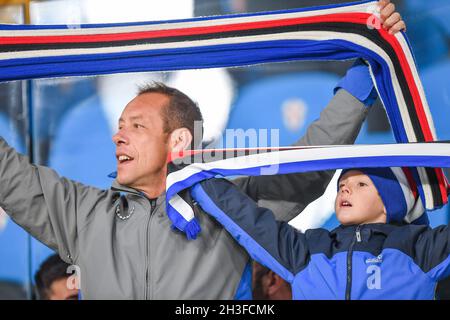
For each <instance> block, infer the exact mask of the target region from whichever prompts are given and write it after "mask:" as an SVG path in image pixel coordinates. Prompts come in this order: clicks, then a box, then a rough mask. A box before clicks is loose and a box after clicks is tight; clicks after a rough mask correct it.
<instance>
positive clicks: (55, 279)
mask: <svg viewBox="0 0 450 320" xmlns="http://www.w3.org/2000/svg"><path fill="white" fill-rule="evenodd" d="M69 268H70V265H69V264H68V263H65V262H64V261H62V260H61V258H60V257H59V256H58V255H57V254H54V255H52V256H50V257H48V258H47V260H45V261H44V262H43V263H42V264H41V266H40V268H39V270H38V271H37V272H36V274H35V277H34V279H35V282H36V293H37V298H38V299H39V300H78V289H77V287H78V285H77V278H76V277H77V275H76V274H75V275H71V274H70V273H69V272H70V271H69V270H70V269H69Z"/></svg>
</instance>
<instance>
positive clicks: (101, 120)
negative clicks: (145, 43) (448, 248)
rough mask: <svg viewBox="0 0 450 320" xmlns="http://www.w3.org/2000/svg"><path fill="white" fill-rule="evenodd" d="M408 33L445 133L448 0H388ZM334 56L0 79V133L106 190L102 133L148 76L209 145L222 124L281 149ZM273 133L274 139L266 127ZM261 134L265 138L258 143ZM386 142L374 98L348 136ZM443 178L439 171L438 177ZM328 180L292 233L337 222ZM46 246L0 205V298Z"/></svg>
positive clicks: (112, 8) (53, 7) (233, 4)
mask: <svg viewBox="0 0 450 320" xmlns="http://www.w3.org/2000/svg"><path fill="white" fill-rule="evenodd" d="M343 2H348V1H332V0H328V1H327V0H164V1H156V0H151V1H150V0H127V1H126V2H123V1H118V0H114V1H113V0H0V23H8V24H24V23H27V24H68V25H73V26H76V25H78V24H82V23H109V22H133V21H152V20H168V19H179V18H190V17H196V16H210V15H223V14H234V13H247V12H258V11H268V10H279V9H291V8H302V7H309V6H313V5H314V6H316V5H326V4H336V3H343ZM393 2H394V3H395V4H396V6H397V8H398V10H399V11H400V12H401V14H402V16H403V18H404V20H405V21H406V24H407V29H408V30H407V35H408V37H409V39H410V42H411V45H412V48H413V52H414V54H415V57H416V61H417V65H418V69H419V73H420V76H421V79H422V82H423V85H424V88H425V93H426V95H427V98H428V102H429V105H430V108H431V113H432V116H433V119H434V124H435V127H436V132H437V136H438V138H439V139H440V140H448V139H450V121H449V120H450V57H449V46H450V19H448V17H449V16H450V2H449V1H446V0H428V1H422V0H403V1H402V0H396V1H393ZM352 63H353V62H352V61H345V62H336V61H333V62H290V63H277V64H266V65H258V66H252V67H241V68H227V69H209V70H190V71H177V72H167V73H139V74H120V75H108V76H97V77H71V78H59V79H44V80H31V81H13V82H7V83H0V136H2V137H4V138H5V139H6V141H7V142H8V143H9V144H10V145H12V146H13V147H15V148H16V150H18V151H19V152H21V153H24V154H28V155H30V156H31V158H32V160H33V162H34V163H37V164H42V165H46V166H50V167H52V168H54V169H55V170H57V172H58V173H59V174H61V175H63V176H66V177H69V178H71V179H74V180H77V181H80V182H82V183H85V184H90V185H94V186H97V187H101V188H108V187H109V186H110V184H111V182H112V181H111V179H110V178H108V174H109V173H111V172H113V171H114V170H115V156H114V145H113V143H112V140H111V136H112V135H113V133H114V132H115V130H116V126H117V119H118V118H119V115H120V113H121V111H122V109H123V108H124V106H125V105H126V103H127V102H128V101H129V100H131V99H132V98H133V97H134V96H135V95H136V93H137V86H138V85H139V84H143V83H145V82H147V81H151V80H157V81H163V82H165V83H167V84H168V85H170V86H174V87H176V88H178V89H180V90H182V91H184V92H185V93H187V94H188V95H189V96H191V97H192V98H193V99H194V100H195V101H197V102H198V103H199V105H200V108H201V110H202V113H203V115H204V118H205V140H204V144H205V145H207V146H208V147H220V146H223V145H224V142H223V138H222V137H223V135H224V133H225V132H226V131H225V130H226V129H238V128H241V129H244V130H247V129H257V130H258V129H267V130H268V131H267V132H268V136H269V139H266V138H265V139H262V140H261V139H260V140H259V141H243V142H242V141H241V142H239V141H238V142H237V143H234V142H233V145H230V144H229V141H227V143H226V145H225V146H227V147H243V146H247V147H254V146H256V145H257V144H259V145H260V146H267V145H272V144H276V143H278V142H279V143H280V145H282V146H284V145H289V144H291V143H293V142H295V141H296V140H297V139H299V138H300V137H301V136H302V135H303V134H304V132H305V129H306V127H307V126H308V124H309V123H311V122H312V121H313V120H314V119H317V118H318V116H319V113H320V111H321V110H322V109H323V108H324V107H325V106H326V104H327V103H328V101H329V100H330V99H331V98H332V95H333V88H334V86H335V85H336V83H337V82H338V80H339V78H340V77H341V76H343V75H344V74H345V71H346V70H347V68H348V67H349V66H351V64H352ZM271 129H277V130H279V131H278V133H279V136H278V137H279V140H278V138H277V139H275V138H274V139H271V138H270V132H271V131H270V130H271ZM263 140H264V141H263ZM389 142H394V138H393V135H392V133H391V129H390V125H389V122H388V120H387V117H386V115H385V112H384V109H383V108H382V106H381V104H380V102H379V101H377V102H376V104H375V105H374V106H373V107H372V110H371V111H370V114H369V117H368V120H367V121H366V123H365V125H364V127H363V129H362V131H361V133H360V135H359V137H358V140H357V143H389ZM446 174H447V175H448V172H447V173H446ZM335 186H336V183H335V182H334V181H333V182H332V183H330V188H329V189H328V190H327V192H326V193H325V195H324V196H323V197H322V198H320V199H318V200H317V201H315V202H314V203H312V204H311V205H310V206H308V208H307V209H306V210H305V211H304V212H302V214H301V215H299V216H298V217H297V218H296V219H294V220H293V221H291V224H293V225H294V226H296V227H297V228H299V229H301V230H305V229H308V228H317V227H321V226H322V227H325V228H328V229H332V228H334V227H336V226H337V225H338V223H337V221H336V219H335V217H334V215H333V206H334V204H333V201H334V197H335V192H336V190H335V189H336V188H335ZM448 214H449V206H445V207H444V208H442V209H440V210H438V211H435V212H433V213H431V214H430V220H431V224H432V226H437V225H440V224H446V223H448ZM51 254H53V252H52V250H50V249H49V248H47V247H46V246H44V245H43V244H41V243H40V242H38V241H37V240H35V239H34V238H32V237H31V236H29V235H27V234H26V232H25V231H23V230H22V229H21V228H20V227H18V226H17V225H15V224H14V223H13V222H12V221H11V220H10V219H9V218H8V217H7V216H6V214H5V213H4V212H3V211H2V210H1V209H0V299H16V298H17V299H32V298H34V296H35V295H34V290H33V285H34V283H33V278H34V274H35V272H36V270H37V269H38V267H39V265H40V264H41V263H42V261H44V260H45V259H46V258H47V257H48V256H49V255H51Z"/></svg>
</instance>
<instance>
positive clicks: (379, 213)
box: [334, 170, 386, 225]
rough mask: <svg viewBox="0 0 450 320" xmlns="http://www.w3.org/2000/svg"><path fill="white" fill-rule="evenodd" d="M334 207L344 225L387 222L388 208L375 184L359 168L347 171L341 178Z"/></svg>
mask: <svg viewBox="0 0 450 320" xmlns="http://www.w3.org/2000/svg"><path fill="white" fill-rule="evenodd" d="M334 208H335V210H336V216H337V219H338V220H339V222H340V223H342V224H343V225H351V224H365V223H386V209H385V207H384V205H383V201H382V200H381V197H380V195H379V194H378V191H377V189H376V188H375V185H374V184H373V182H372V180H371V179H370V178H369V177H368V176H367V175H365V174H363V173H362V172H360V171H357V170H351V171H348V172H346V173H345V174H344V175H343V176H342V177H341V179H340V180H339V189H338V194H337V196H336V201H335V203H334Z"/></svg>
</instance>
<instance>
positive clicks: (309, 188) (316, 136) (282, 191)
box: [233, 89, 368, 221]
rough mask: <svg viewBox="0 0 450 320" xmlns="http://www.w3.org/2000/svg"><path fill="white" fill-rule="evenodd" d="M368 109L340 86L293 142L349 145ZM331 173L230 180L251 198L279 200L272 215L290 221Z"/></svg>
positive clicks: (315, 195) (322, 189)
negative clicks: (288, 206) (301, 134)
mask: <svg viewBox="0 0 450 320" xmlns="http://www.w3.org/2000/svg"><path fill="white" fill-rule="evenodd" d="M367 112H368V108H366V107H365V106H364V104H363V103H362V102H360V101H359V100H358V99H356V98H355V97H353V96H352V95H351V94H350V93H348V92H347V91H346V90H344V89H341V90H339V91H337V93H336V95H335V96H334V98H333V99H332V100H331V101H330V103H329V104H328V106H327V107H326V108H325V109H324V110H323V111H322V112H321V114H320V118H319V119H318V120H316V121H314V122H313V123H312V124H311V125H310V126H309V127H308V129H307V131H306V134H305V135H304V136H303V137H302V138H301V139H300V140H298V141H297V142H296V143H295V144H294V145H296V146H311V145H334V144H352V143H354V142H355V140H356V137H357V136H358V133H359V131H360V129H361V126H362V123H363V122H364V120H365V118H366V115H367ZM334 172H335V171H334V170H329V171H316V172H306V173H298V174H286V175H273V176H255V177H242V178H237V179H235V180H233V183H235V184H236V185H237V186H239V188H240V189H241V190H242V191H243V192H245V193H246V194H247V195H248V196H250V197H251V198H252V199H253V200H254V201H257V202H258V201H260V200H269V201H279V202H280V203H281V204H282V205H281V206H280V207H281V209H282V210H280V211H278V210H275V211H274V213H275V216H276V217H277V219H280V220H283V221H289V220H291V219H292V218H294V217H295V216H296V215H297V214H298V213H300V212H301V211H302V210H303V209H304V208H305V207H306V206H307V205H308V204H309V203H311V202H313V201H314V200H316V199H317V198H319V197H320V196H321V195H322V194H323V193H324V192H325V189H326V188H327V186H328V183H329V182H330V181H331V179H332V177H333V175H334ZM289 203H292V206H291V208H294V210H292V209H290V210H289V209H288V210H286V206H287V204H289ZM294 206H295V207H294ZM271 207H272V208H275V207H274V206H271Z"/></svg>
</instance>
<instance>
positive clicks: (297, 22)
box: [0, 1, 448, 209]
mask: <svg viewBox="0 0 450 320" xmlns="http://www.w3.org/2000/svg"><path fill="white" fill-rule="evenodd" d="M375 5H376V1H363V2H354V3H349V4H341V5H330V6H325V7H313V8H306V9H296V10H287V11H273V12H264V13H256V14H242V15H229V16H215V17H204V18H194V19H186V20H173V21H162V22H140V23H120V24H97V25H95V24H91V25H77V26H69V25H29V26H26V25H0V81H11V80H21V79H34V78H47V77H67V76H84V75H99V74H111V73H120V72H143V71H167V70H181V69H195V68H216V67H228V66H244V65H252V64H259V63H269V62H282V61H292V60H346V59H353V58H357V57H360V58H363V59H365V60H366V61H367V62H368V63H369V67H370V71H371V75H372V78H373V81H374V83H375V86H376V89H377V91H378V94H379V96H380V98H381V100H382V102H383V104H384V107H385V109H386V112H387V115H388V118H389V120H390V123H391V126H392V129H393V132H394V136H395V138H396V141H397V142H401V143H406V142H429V141H435V140H436V134H435V130H434V126H433V121H432V118H431V114H430V111H429V107H428V104H427V101H426V98H425V94H424V90H423V88H422V85H421V82H420V79H419V76H418V72H417V69H416V66H415V62H414V58H413V54H412V52H411V48H410V47H409V43H408V40H407V38H406V35H405V34H404V33H397V34H395V35H391V34H389V33H388V32H387V31H386V30H384V29H382V28H376V27H375V28H374V27H373V26H377V24H378V25H379V21H378V19H377V18H376V17H375V16H374V15H373V12H374V11H373V8H374V7H375ZM413 171H415V172H414V176H415V177H416V180H417V184H418V186H419V189H420V192H421V195H422V196H423V199H424V204H425V207H426V208H427V209H434V208H438V207H441V206H442V205H443V204H445V203H447V201H448V199H447V192H446V188H447V182H446V180H445V177H444V175H443V172H442V170H441V169H431V168H419V169H417V170H416V169H413Z"/></svg>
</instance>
